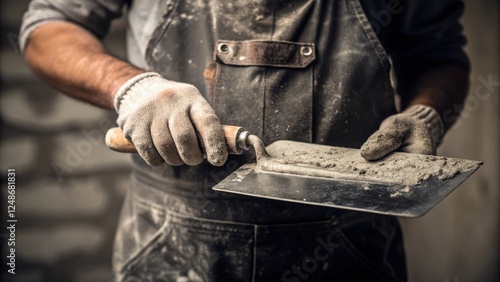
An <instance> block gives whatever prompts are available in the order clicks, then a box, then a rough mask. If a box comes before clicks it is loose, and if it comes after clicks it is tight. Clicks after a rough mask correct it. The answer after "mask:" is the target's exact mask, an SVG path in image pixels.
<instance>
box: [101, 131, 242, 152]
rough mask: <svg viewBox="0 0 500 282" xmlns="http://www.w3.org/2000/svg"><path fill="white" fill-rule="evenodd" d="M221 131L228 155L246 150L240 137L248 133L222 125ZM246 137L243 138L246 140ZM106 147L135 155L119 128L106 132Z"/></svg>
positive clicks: (132, 147)
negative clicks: (224, 138) (222, 131)
mask: <svg viewBox="0 0 500 282" xmlns="http://www.w3.org/2000/svg"><path fill="white" fill-rule="evenodd" d="M222 129H223V130H224V136H225V137H226V144H227V150H228V152H229V154H232V155H239V154H241V153H242V152H243V150H247V149H248V148H245V146H242V143H241V138H242V135H243V134H244V133H246V135H247V134H248V132H247V131H245V130H244V129H243V128H242V127H239V126H232V125H223V126H222ZM246 135H245V136H244V138H246ZM198 138H199V140H200V141H201V140H202V139H201V136H200V135H198ZM243 141H245V140H243ZM243 143H244V142H243ZM200 144H201V145H202V147H201V149H202V151H203V152H204V153H205V148H204V147H203V142H200ZM106 146H108V148H110V149H111V150H114V151H117V152H121V153H137V150H136V149H135V146H134V144H132V142H130V141H129V140H128V139H127V138H125V136H124V135H123V131H122V130H121V128H119V127H113V128H111V129H110V130H108V132H107V133H106Z"/></svg>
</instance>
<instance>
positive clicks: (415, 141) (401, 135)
mask: <svg viewBox="0 0 500 282" xmlns="http://www.w3.org/2000/svg"><path fill="white" fill-rule="evenodd" d="M443 134H444V129H443V122H442V120H441V118H440V117H439V114H438V113H437V111H436V110H434V109H433V108H432V107H429V106H425V105H414V106H411V107H409V108H408V109H406V110H405V111H403V112H401V113H399V114H396V115H393V116H390V117H388V118H386V119H385V120H384V121H383V122H382V124H381V125H380V128H379V130H378V131H376V132H375V133H373V134H372V136H370V138H368V140H367V141H366V142H365V144H363V146H362V147H361V156H362V157H363V158H365V159H366V160H368V161H374V160H378V159H380V158H382V157H384V156H385V155H387V154H389V153H390V152H393V151H396V150H397V151H401V152H407V153H416V154H427V155H431V154H432V155H434V154H436V148H437V146H438V145H439V143H440V142H441V138H442V137H443Z"/></svg>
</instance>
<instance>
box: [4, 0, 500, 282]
mask: <svg viewBox="0 0 500 282" xmlns="http://www.w3.org/2000/svg"><path fill="white" fill-rule="evenodd" d="M28 2H29V1H27V0H18V1H5V0H1V2H0V3H1V6H0V8H1V11H0V15H1V21H0V23H1V26H0V38H1V51H0V78H1V80H0V84H1V85H0V87H1V88H0V109H1V110H0V112H1V115H0V118H1V120H0V121H1V123H2V127H1V131H0V132H1V138H0V170H1V175H2V186H1V187H2V195H3V197H2V198H1V201H2V203H1V204H0V207H2V210H1V211H0V212H1V213H2V215H3V216H5V208H4V207H5V204H4V203H6V202H5V201H6V199H5V197H6V195H5V192H6V189H4V188H5V187H4V183H6V181H5V173H6V169H7V168H15V169H16V173H17V190H16V193H17V194H16V196H17V201H16V204H17V213H16V216H17V219H18V225H17V230H16V234H17V237H16V239H17V246H16V247H17V248H16V250H17V252H16V256H17V257H16V258H17V261H16V262H17V263H16V268H17V269H16V270H17V274H16V275H15V277H14V278H15V279H13V277H12V276H5V274H6V273H5V271H4V269H5V267H4V264H3V263H2V267H1V269H2V273H1V275H2V276H1V280H2V281H56V282H57V281H70V282H71V281H75V282H80V281H97V282H98V281H108V280H109V279H110V277H111V276H110V256H111V247H112V241H113V236H114V230H115V226H116V220H117V217H118V213H119V209H120V205H121V201H122V199H123V195H124V191H125V190H126V189H127V187H128V180H129V166H128V157H127V156H126V155H123V154H118V153H114V152H111V151H110V150H108V149H107V148H106V147H105V145H104V142H103V141H102V140H103V139H102V137H103V134H104V132H105V129H106V128H108V127H110V126H111V125H112V124H111V123H113V122H114V120H115V115H114V114H113V113H112V112H108V111H104V110H99V109H96V108H94V107H92V106H89V105H86V104H83V103H80V102H78V101H75V100H72V99H70V98H67V97H66V96H64V95H61V94H60V93H57V92H56V91H54V90H52V89H51V88H49V87H48V86H46V85H45V84H44V83H43V82H41V81H40V80H39V79H37V78H36V77H34V76H33V75H32V74H31V72H30V71H29V69H28V68H27V67H26V65H25V63H24V61H23V58H22V56H21V54H20V53H19V52H18V50H17V49H16V44H17V33H18V30H19V24H20V20H21V16H22V14H23V12H24V10H25V9H26V6H27V4H28ZM466 4H467V10H466V14H465V16H464V19H463V21H464V25H465V30H466V34H467V36H468V38H469V44H468V47H467V49H468V51H469V55H470V57H471V60H472V63H473V72H472V75H471V81H472V85H471V92H470V97H469V100H468V102H467V103H466V104H465V107H466V110H465V112H464V115H463V117H462V118H461V120H460V121H459V123H458V124H457V126H456V127H455V128H454V129H452V131H451V132H450V133H449V134H448V135H447V137H446V139H445V142H444V145H443V146H442V147H441V149H440V151H439V153H440V154H442V155H446V156H450V157H459V158H469V159H477V160H482V161H484V163H485V165H484V166H483V167H482V168H481V169H480V170H479V171H478V172H477V173H476V174H475V175H474V176H472V177H471V178H470V179H469V180H468V181H467V182H466V183H465V184H464V185H462V186H461V187H460V188H459V189H458V190H456V191H455V192H454V193H453V194H452V195H451V196H450V197H448V198H447V199H445V200H444V201H443V202H442V203H440V204H439V205H438V206H437V207H436V208H435V209H434V210H432V211H431V212H429V213H428V214H427V215H426V216H424V217H422V218H419V219H405V220H402V222H403V227H404V232H405V236H406V247H407V253H408V262H409V270H410V280H411V281H439V282H441V281H443V282H444V281H449V282H451V281H453V282H458V281H460V282H464V281H498V279H499V276H498V275H499V274H498V263H499V244H498V241H499V240H498V239H499V223H500V222H499V212H500V210H499V200H500V196H499V182H500V181H499V171H500V166H499V159H500V158H499V157H500V154H499V149H498V147H499V146H498V144H499V129H500V126H499V121H500V111H499V109H500V107H499V106H500V101H499V97H498V94H499V91H498V88H499V83H498V81H499V50H500V48H499V47H500V46H499V36H498V35H499V20H498V15H499V3H498V1H495V0H477V1H472V0H470V1H466ZM124 28H125V22H124V21H123V20H121V21H118V22H116V23H115V24H114V25H113V29H112V32H111V33H110V35H109V36H108V37H107V38H106V45H107V46H108V47H109V49H110V50H112V52H113V53H114V54H116V55H117V56H120V57H124V54H125V50H124V39H123V35H124ZM488 81H490V85H489V86H486V84H488V83H487V82H488ZM491 82H493V83H491ZM495 82H496V84H495ZM54 166H56V167H57V169H55V168H54ZM2 218H4V217H2ZM4 224H5V222H4V221H3V220H2V222H1V230H2V231H0V234H1V239H2V248H3V252H2V259H4V258H5V255H6V253H5V244H4V239H5V236H6V233H5V226H4Z"/></svg>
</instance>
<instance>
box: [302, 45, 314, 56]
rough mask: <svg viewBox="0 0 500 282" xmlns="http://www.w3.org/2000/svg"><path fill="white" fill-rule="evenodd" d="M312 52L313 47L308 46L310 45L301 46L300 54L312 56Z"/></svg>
mask: <svg viewBox="0 0 500 282" xmlns="http://www.w3.org/2000/svg"><path fill="white" fill-rule="evenodd" d="M312 53H313V49H312V48H311V47H308V46H303V47H300V54H302V55H304V56H311V55H312Z"/></svg>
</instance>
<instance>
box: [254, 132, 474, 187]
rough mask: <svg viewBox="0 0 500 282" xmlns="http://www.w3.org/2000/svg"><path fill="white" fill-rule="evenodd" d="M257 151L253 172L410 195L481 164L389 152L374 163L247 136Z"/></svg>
mask: <svg viewBox="0 0 500 282" xmlns="http://www.w3.org/2000/svg"><path fill="white" fill-rule="evenodd" d="M249 142H250V143H251V145H252V146H254V148H256V156H257V164H256V167H255V170H256V171H263V172H277V173H288V174H295V175H303V176H311V177H326V178H336V179H345V180H353V181H367V182H375V183H388V184H399V185H404V186H405V189H403V190H401V192H409V191H410V188H411V187H413V186H417V185H418V184H420V183H422V182H423V181H426V180H428V179H430V178H431V177H433V178H436V179H439V180H442V181H444V180H447V179H451V178H453V177H454V176H455V175H457V174H460V173H463V172H467V171H470V170H473V169H476V168H477V167H478V166H479V165H481V164H482V163H481V162H478V161H471V160H462V159H455V158H447V157H441V156H430V155H420V154H409V153H392V154H390V155H389V156H387V157H385V158H383V159H381V160H378V161H374V162H371V161H370V162H369V161H366V160H365V159H364V158H363V157H361V155H360V153H359V150H357V149H350V148H341V147H330V146H324V145H317V144H309V143H301V142H293V141H278V142H275V143H273V144H271V145H270V146H268V147H267V151H266V148H264V145H263V144H262V141H260V139H258V137H256V136H254V137H252V136H250V137H249Z"/></svg>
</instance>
